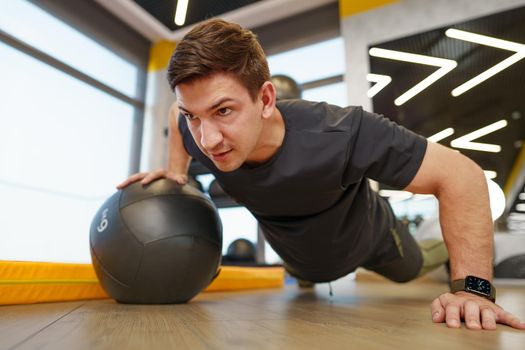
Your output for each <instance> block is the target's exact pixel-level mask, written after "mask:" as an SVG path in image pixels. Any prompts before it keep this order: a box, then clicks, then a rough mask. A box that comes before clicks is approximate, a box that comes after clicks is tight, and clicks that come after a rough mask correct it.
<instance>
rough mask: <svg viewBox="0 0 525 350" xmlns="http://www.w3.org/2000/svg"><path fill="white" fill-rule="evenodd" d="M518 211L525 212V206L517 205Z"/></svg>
mask: <svg viewBox="0 0 525 350" xmlns="http://www.w3.org/2000/svg"><path fill="white" fill-rule="evenodd" d="M516 210H517V211H525V204H523V203H521V204H516Z"/></svg>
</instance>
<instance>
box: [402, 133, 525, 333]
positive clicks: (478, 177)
mask: <svg viewBox="0 0 525 350" xmlns="http://www.w3.org/2000/svg"><path fill="white" fill-rule="evenodd" d="M404 190H405V191H409V192H412V193H421V194H434V195H435V196H436V197H437V199H438V201H439V217H440V224H441V229H442V232H443V238H444V240H445V244H446V246H447V248H448V251H449V256H450V267H451V276H450V277H451V279H452V280H456V279H463V278H465V277H466V276H467V275H473V276H476V277H480V278H483V279H486V280H488V281H490V282H492V271H493V268H492V261H493V244H494V237H493V222H492V216H491V211H490V201H489V194H488V188H487V181H486V179H485V174H484V173H483V170H482V169H481V168H480V167H479V166H478V165H477V164H476V163H475V162H473V161H472V160H471V159H469V158H467V157H465V156H464V155H462V154H461V153H459V152H455V151H453V150H451V149H449V148H447V147H444V146H442V145H439V144H436V143H433V142H430V141H429V142H428V145H427V149H426V152H425V156H424V158H423V162H422V164H421V166H420V168H419V170H418V172H417V174H416V175H415V177H414V179H413V180H412V182H411V183H410V184H409V185H408V186H407V187H406V188H405V189H404ZM431 312H432V320H433V321H434V322H446V323H447V326H449V327H453V328H457V327H460V326H461V319H464V320H465V323H466V325H467V327H468V328H470V329H495V328H496V323H501V324H507V325H509V326H512V327H514V328H519V329H525V323H521V322H520V320H519V319H518V318H517V317H516V316H514V315H512V314H511V313H509V312H506V311H505V310H503V308H501V307H500V306H499V305H497V304H495V303H493V302H491V301H490V300H488V299H485V298H483V297H480V296H477V295H474V294H471V293H468V292H456V293H454V294H452V293H445V294H442V295H440V296H439V298H436V299H435V300H434V301H433V302H432V304H431Z"/></svg>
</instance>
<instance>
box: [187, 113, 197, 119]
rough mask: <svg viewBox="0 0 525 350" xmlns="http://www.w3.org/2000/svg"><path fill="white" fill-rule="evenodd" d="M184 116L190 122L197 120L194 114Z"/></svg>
mask: <svg viewBox="0 0 525 350" xmlns="http://www.w3.org/2000/svg"><path fill="white" fill-rule="evenodd" d="M184 116H185V117H186V118H188V120H195V119H197V117H195V116H194V115H193V114H189V113H184Z"/></svg>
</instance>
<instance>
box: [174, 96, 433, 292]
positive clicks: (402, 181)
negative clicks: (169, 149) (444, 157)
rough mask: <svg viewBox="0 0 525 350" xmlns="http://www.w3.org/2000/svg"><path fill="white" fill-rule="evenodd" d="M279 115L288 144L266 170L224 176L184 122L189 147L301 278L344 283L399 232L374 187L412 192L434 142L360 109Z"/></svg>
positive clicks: (322, 108)
mask: <svg viewBox="0 0 525 350" xmlns="http://www.w3.org/2000/svg"><path fill="white" fill-rule="evenodd" d="M277 108H278V109H279V111H280V112H281V114H282V116H283V119H284V123H285V127H286V132H285V137H284V141H283V144H282V146H281V147H280V148H279V150H278V151H277V153H276V154H275V155H274V156H273V157H272V158H271V159H270V160H268V161H267V162H265V163H264V164H262V165H260V166H257V167H247V166H242V167H240V168H239V169H237V170H234V171H232V172H221V171H219V170H218V169H217V168H216V167H215V166H214V165H213V162H212V161H211V160H210V159H208V158H207V157H206V156H205V155H204V154H203V153H202V152H201V151H200V150H199V149H198V147H197V145H196V144H195V142H194V140H193V138H192V136H191V134H190V132H189V130H188V127H187V124H186V120H185V118H183V117H182V116H181V117H180V120H179V128H180V131H181V134H182V135H183V140H184V146H185V148H186V150H187V152H188V153H189V154H190V155H191V156H193V157H194V158H196V159H197V160H199V161H200V162H201V163H202V164H203V165H205V166H206V167H207V168H209V169H210V171H211V172H212V173H213V174H214V175H215V177H216V178H217V181H218V182H219V184H220V185H221V186H222V188H223V189H224V191H225V192H226V193H228V194H229V195H230V196H231V197H232V198H234V199H235V200H236V201H237V202H238V203H239V204H241V205H244V206H245V207H246V208H247V209H248V210H249V211H250V212H251V213H252V214H253V215H254V216H255V218H256V219H257V220H258V221H259V223H260V225H261V228H262V231H263V233H264V235H265V238H266V239H267V241H268V243H269V244H270V245H271V246H272V248H273V249H274V250H275V251H276V252H277V254H279V255H280V256H281V258H282V259H283V260H284V261H286V262H287V263H288V264H289V265H290V266H291V267H292V268H293V269H294V270H296V271H300V273H301V277H303V278H305V279H308V280H311V281H316V282H326V281H330V280H334V279H336V278H339V277H342V276H344V275H346V274H348V273H350V272H352V271H353V270H355V268H356V267H358V266H360V265H361V264H362V263H363V262H364V261H365V260H367V258H369V257H370V256H371V254H373V253H375V252H377V250H378V249H380V248H381V241H382V240H384V239H386V237H387V236H388V235H389V231H390V230H391V229H392V228H393V227H394V226H395V217H394V214H393V212H392V209H391V208H390V205H389V204H388V202H387V201H386V200H385V199H383V198H382V197H380V196H379V195H378V194H377V193H376V192H375V191H373V190H372V189H371V188H370V185H369V182H368V180H367V178H370V179H374V180H376V181H378V182H380V183H384V184H387V185H389V186H392V187H395V188H399V189H402V188H404V187H406V186H407V185H408V184H409V183H410V181H411V180H412V179H413V177H414V176H415V174H416V172H417V170H418V169H419V167H420V165H421V162H422V160H423V156H424V153H425V150H426V146H427V140H426V139H425V138H424V137H422V136H419V135H417V134H415V133H413V132H411V131H410V130H408V129H405V128H403V127H401V126H399V125H397V124H395V123H394V122H392V121H390V120H388V119H386V118H384V117H382V116H380V115H377V114H373V113H368V112H366V111H363V109H362V108H360V107H346V108H341V107H337V106H334V105H330V104H326V103H313V102H308V101H304V100H285V101H279V102H278V103H277Z"/></svg>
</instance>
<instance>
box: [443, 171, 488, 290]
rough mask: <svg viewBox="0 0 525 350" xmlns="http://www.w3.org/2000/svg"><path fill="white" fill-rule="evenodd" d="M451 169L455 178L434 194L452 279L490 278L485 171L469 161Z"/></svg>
mask: <svg viewBox="0 0 525 350" xmlns="http://www.w3.org/2000/svg"><path fill="white" fill-rule="evenodd" d="M454 170H457V172H458V173H457V174H456V176H455V179H456V180H455V181H451V183H449V184H446V185H445V186H443V187H442V188H441V189H440V191H439V193H438V194H437V197H438V200H439V216H440V223H441V229H442V232H443V237H444V239H445V243H446V245H447V248H448V251H449V255H450V266H451V279H452V280H454V279H459V278H464V277H465V276H467V275H475V276H478V277H481V278H485V279H487V280H492V262H493V244H494V237H493V223H492V217H491V211H490V202H489V195H488V188H487V182H486V179H485V175H484V173H483V171H482V170H481V169H480V168H479V167H478V166H477V165H474V164H473V163H469V162H465V164H463V165H462V166H460V167H459V168H456V169H454Z"/></svg>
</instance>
